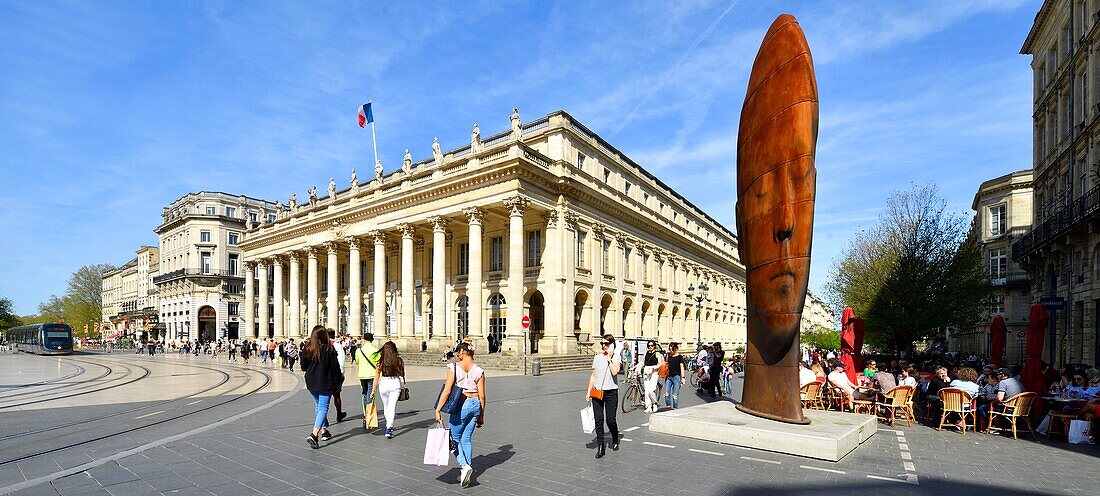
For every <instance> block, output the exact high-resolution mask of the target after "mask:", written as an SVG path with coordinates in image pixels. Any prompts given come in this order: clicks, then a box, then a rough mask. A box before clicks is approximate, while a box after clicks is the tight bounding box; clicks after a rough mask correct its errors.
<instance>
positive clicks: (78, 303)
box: [23, 264, 114, 335]
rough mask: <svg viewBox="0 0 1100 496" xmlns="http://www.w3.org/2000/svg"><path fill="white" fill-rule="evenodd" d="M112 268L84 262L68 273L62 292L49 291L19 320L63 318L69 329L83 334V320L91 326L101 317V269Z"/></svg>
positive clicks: (55, 320)
mask: <svg viewBox="0 0 1100 496" xmlns="http://www.w3.org/2000/svg"><path fill="white" fill-rule="evenodd" d="M112 269H114V267H112V266H111V265H108V264H94V265H85V266H83V267H81V268H79V269H77V270H76V272H73V274H72V275H71V276H69V282H68V286H67V287H66V288H65V294H64V295H62V296H57V295H50V297H49V298H47V299H46V301H43V302H42V303H39V304H38V315H34V316H28V317H27V318H24V319H23V320H24V321H26V322H28V323H37V322H59V321H65V322H67V323H69V324H70V325H72V326H73V331H74V332H75V333H76V334H78V335H83V333H84V324H88V326H89V328H91V327H92V326H93V325H94V324H95V322H98V321H99V320H101V319H102V318H103V298H102V291H103V273H105V272H107V271H109V270H112Z"/></svg>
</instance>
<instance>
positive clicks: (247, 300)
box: [189, 262, 256, 339]
mask: <svg viewBox="0 0 1100 496" xmlns="http://www.w3.org/2000/svg"><path fill="white" fill-rule="evenodd" d="M255 267H256V264H255V262H245V264H244V330H243V331H242V332H240V333H239V335H238V336H237V337H238V338H239V339H244V338H246V337H252V336H254V335H255V331H253V329H255V328H256V281H255V279H254V277H255V273H254V272H253V269H254V268H255ZM189 337H190V336H189Z"/></svg>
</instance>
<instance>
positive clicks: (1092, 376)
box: [1085, 369, 1100, 398]
mask: <svg viewBox="0 0 1100 496" xmlns="http://www.w3.org/2000/svg"><path fill="white" fill-rule="evenodd" d="M1085 376H1086V377H1087V378H1088V382H1089V386H1088V387H1087V388H1085V394H1087V395H1088V397H1089V398H1100V369H1088V370H1086V371H1085Z"/></svg>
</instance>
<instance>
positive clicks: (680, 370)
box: [665, 342, 685, 409]
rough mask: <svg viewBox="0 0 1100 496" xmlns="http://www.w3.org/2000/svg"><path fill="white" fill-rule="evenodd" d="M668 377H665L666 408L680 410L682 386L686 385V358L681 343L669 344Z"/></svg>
mask: <svg viewBox="0 0 1100 496" xmlns="http://www.w3.org/2000/svg"><path fill="white" fill-rule="evenodd" d="M666 362H667V363H668V377H665V406H667V407H671V408H673V409H676V408H680V386H682V385H683V383H684V372H685V368H684V356H683V355H681V354H680V343H676V342H672V343H669V344H668V360H667V361H666Z"/></svg>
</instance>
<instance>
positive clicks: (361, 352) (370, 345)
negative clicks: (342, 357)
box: [351, 332, 379, 429]
mask: <svg viewBox="0 0 1100 496" xmlns="http://www.w3.org/2000/svg"><path fill="white" fill-rule="evenodd" d="M378 355H379V351H378V348H376V347H375V346H374V334H372V333H369V332H368V333H366V334H364V335H363V341H362V342H360V343H359V347H358V348H355V354H353V355H352V356H351V360H352V361H353V362H355V364H356V365H358V368H357V369H356V372H357V374H356V375H358V377H359V385H360V386H361V387H362V388H363V414H364V417H363V428H364V429H367V428H368V427H367V418H366V408H367V405H369V404H370V402H371V393H372V392H373V391H374V377H375V375H377V374H378Z"/></svg>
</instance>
